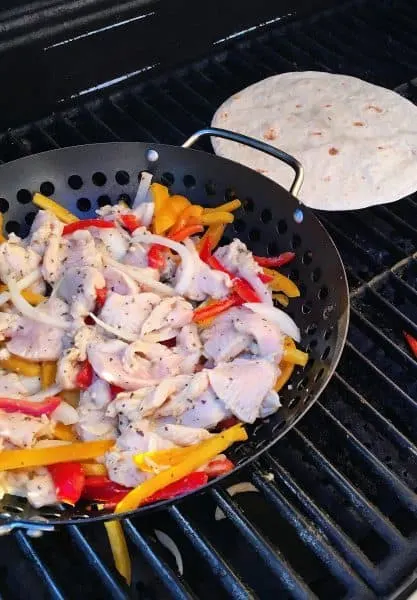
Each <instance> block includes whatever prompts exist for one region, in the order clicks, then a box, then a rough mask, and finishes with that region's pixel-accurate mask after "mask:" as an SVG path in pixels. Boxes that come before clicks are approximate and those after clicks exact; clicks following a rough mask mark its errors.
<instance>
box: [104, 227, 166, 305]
mask: <svg viewBox="0 0 417 600" xmlns="http://www.w3.org/2000/svg"><path fill="white" fill-rule="evenodd" d="M156 237H158V236H156ZM161 239H163V238H161ZM103 260H104V262H105V263H106V264H107V265H109V266H111V267H114V268H115V269H119V271H122V273H126V274H127V275H130V277H131V278H132V279H133V280H134V281H137V282H138V283H140V284H142V285H146V286H147V287H148V288H150V289H153V290H154V291H155V292H158V293H159V294H161V295H163V296H175V290H173V289H172V288H171V287H170V286H169V285H166V284H165V283H161V282H160V281H155V279H152V278H151V277H147V276H146V275H144V274H143V272H142V271H143V269H140V268H139V267H132V266H130V265H123V264H121V263H118V262H117V261H116V260H113V259H112V258H110V257H109V256H105V257H103Z"/></svg>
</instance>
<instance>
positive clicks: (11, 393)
mask: <svg viewBox="0 0 417 600" xmlns="http://www.w3.org/2000/svg"><path fill="white" fill-rule="evenodd" d="M39 390H40V380H39V378H38V377H23V376H22V375H17V374H16V373H4V374H2V375H0V396H5V397H7V398H19V397H23V396H28V395H29V396H30V395H31V394H36V393H37V392H38V391H39Z"/></svg>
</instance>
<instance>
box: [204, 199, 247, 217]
mask: <svg viewBox="0 0 417 600" xmlns="http://www.w3.org/2000/svg"><path fill="white" fill-rule="evenodd" d="M241 206H242V203H241V201H240V200H237V199H236V200H230V202H225V204H220V205H219V206H215V207H214V208H205V209H204V214H205V215H207V214H210V213H215V212H233V211H235V210H237V209H238V208H240V207H241Z"/></svg>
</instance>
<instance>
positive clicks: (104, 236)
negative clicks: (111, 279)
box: [89, 227, 130, 260]
mask: <svg viewBox="0 0 417 600" xmlns="http://www.w3.org/2000/svg"><path fill="white" fill-rule="evenodd" d="M89 232H90V233H91V235H92V236H93V238H94V240H95V242H96V247H97V249H98V250H99V251H100V252H102V253H103V254H108V255H109V256H111V258H114V260H122V259H123V257H124V256H125V254H126V252H127V250H128V248H129V240H130V236H129V234H128V233H125V232H124V231H120V230H119V229H117V228H116V227H114V228H113V229H100V228H99V227H90V229H89Z"/></svg>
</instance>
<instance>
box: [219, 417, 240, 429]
mask: <svg viewBox="0 0 417 600" xmlns="http://www.w3.org/2000/svg"><path fill="white" fill-rule="evenodd" d="M237 423H239V419H237V417H234V416H231V417H226V419H223V421H220V423H218V424H217V427H216V431H223V429H229V427H233V425H236V424H237Z"/></svg>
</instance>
